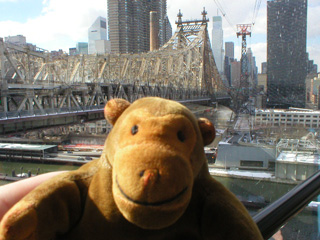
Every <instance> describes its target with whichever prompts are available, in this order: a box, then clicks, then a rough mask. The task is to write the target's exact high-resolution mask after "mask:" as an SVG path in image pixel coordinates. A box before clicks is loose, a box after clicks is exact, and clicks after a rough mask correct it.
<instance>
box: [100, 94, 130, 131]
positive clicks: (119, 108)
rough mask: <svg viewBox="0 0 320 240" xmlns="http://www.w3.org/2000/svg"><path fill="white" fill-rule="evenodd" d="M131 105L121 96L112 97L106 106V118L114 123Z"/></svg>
mask: <svg viewBox="0 0 320 240" xmlns="http://www.w3.org/2000/svg"><path fill="white" fill-rule="evenodd" d="M129 106H130V103H129V102H128V101H127V100H124V99H121V98H115V99H111V100H110V101H108V102H107V104H106V106H105V107H104V117H105V118H106V120H107V121H108V122H109V123H110V124H112V125H114V124H115V123H116V121H117V119H118V118H119V117H120V115H121V114H122V113H123V111H124V110H126V109H127V108H128V107H129Z"/></svg>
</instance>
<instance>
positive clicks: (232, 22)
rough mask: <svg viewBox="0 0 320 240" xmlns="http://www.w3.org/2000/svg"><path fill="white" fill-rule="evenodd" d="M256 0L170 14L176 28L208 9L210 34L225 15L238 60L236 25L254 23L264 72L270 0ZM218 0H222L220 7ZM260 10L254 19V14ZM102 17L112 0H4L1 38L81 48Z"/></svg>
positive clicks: (190, 1)
mask: <svg viewBox="0 0 320 240" xmlns="http://www.w3.org/2000/svg"><path fill="white" fill-rule="evenodd" d="M255 2H256V1H255V0H242V1H234V0H224V1H222V0H199V1H194V0H167V9H168V10H167V12H168V17H169V19H170V22H171V25H172V27H173V31H175V30H176V27H175V21H176V20H177V17H176V16H177V13H178V12H179V9H181V12H182V14H183V20H187V19H200V18H201V12H202V10H203V7H205V8H206V11H207V12H208V15H207V17H208V18H209V21H210V22H209V29H208V32H209V36H210V38H211V33H212V17H213V16H216V15H217V12H218V15H220V16H223V15H224V16H223V17H222V26H223V32H224V42H230V41H232V42H234V44H235V58H237V59H240V54H241V39H240V38H237V37H236V24H242V23H252V20H253V19H255V24H254V26H253V31H252V37H248V40H247V43H248V44H247V47H248V48H251V49H252V52H253V55H254V56H255V57H256V61H257V66H258V68H259V71H260V69H261V62H265V61H266V53H267V50H266V48H267V45H266V32H267V18H266V13H267V11H266V1H262V2H261V6H260V8H259V11H258V12H257V8H255ZM216 3H218V4H220V6H221V7H220V9H221V10H222V13H223V14H222V13H221V11H220V10H218V8H217V5H216ZM256 13H258V14H257V16H256V18H254V14H256ZM319 13H320V1H319V0H308V27H307V30H308V31H307V39H308V42H307V51H308V53H309V58H310V59H311V60H314V61H315V64H318V67H319V68H320V28H319V22H320V14H319ZM99 16H102V17H105V18H107V0H91V1H86V0H68V1H65V0H0V37H3V38H4V37H6V36H14V35H19V34H20V35H24V36H25V37H26V38H27V42H29V43H32V44H36V45H37V46H38V47H41V48H44V49H47V50H49V51H52V50H59V49H63V50H64V51H66V52H68V50H69V48H71V47H75V46H76V44H77V42H87V41H88V28H89V27H90V26H91V25H92V23H93V22H94V21H95V19H96V18H97V17H99Z"/></svg>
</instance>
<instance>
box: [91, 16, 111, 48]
mask: <svg viewBox="0 0 320 240" xmlns="http://www.w3.org/2000/svg"><path fill="white" fill-rule="evenodd" d="M107 48H108V43H107V22H106V19H105V18H104V17H98V18H97V19H96V20H95V22H94V23H93V24H92V25H91V27H90V28H89V30H88V53H89V54H94V53H100V54H104V53H106V52H109V50H108V49H107Z"/></svg>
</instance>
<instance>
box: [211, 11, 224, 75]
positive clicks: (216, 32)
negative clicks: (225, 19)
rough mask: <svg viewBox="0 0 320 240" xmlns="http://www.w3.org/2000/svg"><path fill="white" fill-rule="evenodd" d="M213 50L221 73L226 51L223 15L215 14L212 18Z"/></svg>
mask: <svg viewBox="0 0 320 240" xmlns="http://www.w3.org/2000/svg"><path fill="white" fill-rule="evenodd" d="M212 20H213V26H212V51H213V56H214V60H215V61H216V65H217V68H218V70H219V72H220V73H223V71H224V69H223V63H224V61H223V60H224V56H223V55H224V52H223V30H222V17H221V16H214V17H213V18H212Z"/></svg>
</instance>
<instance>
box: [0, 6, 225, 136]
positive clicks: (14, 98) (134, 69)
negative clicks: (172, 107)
mask: <svg viewBox="0 0 320 240" xmlns="http://www.w3.org/2000/svg"><path fill="white" fill-rule="evenodd" d="M207 22H208V19H206V12H205V11H204V12H203V19H202V20H195V21H184V22H182V21H181V17H179V21H178V22H176V24H177V30H176V32H175V34H174V35H173V37H172V38H171V39H170V40H169V41H168V42H167V43H166V44H165V45H164V46H162V47H161V48H160V49H159V50H156V51H152V52H147V53H141V54H106V55H77V56H69V55H63V56H58V57H57V56H54V55H52V54H50V53H48V52H46V51H45V50H43V49H37V50H36V51H32V50H30V48H28V47H21V46H16V45H13V44H10V43H6V42H4V41H3V39H0V62H1V68H0V71H1V74H0V77H1V79H0V80H1V104H0V133H8V132H12V131H21V130H27V129H31V128H37V127H42V126H55V125H60V124H61V125H64V124H69V123H78V122H82V121H87V120H95V119H99V118H100V119H101V118H103V108H104V106H105V104H106V102H107V101H108V100H110V99H112V98H124V99H127V100H129V101H130V102H132V101H134V100H136V99H138V98H141V97H145V96H159V97H163V98H168V99H174V100H177V101H211V102H212V101H217V100H229V98H228V97H226V94H225V92H224V90H225V89H224V87H223V84H222V81H221V78H220V75H219V73H218V70H217V67H216V64H215V61H214V58H213V54H212V51H211V47H210V40H209V37H208V31H207Z"/></svg>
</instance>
